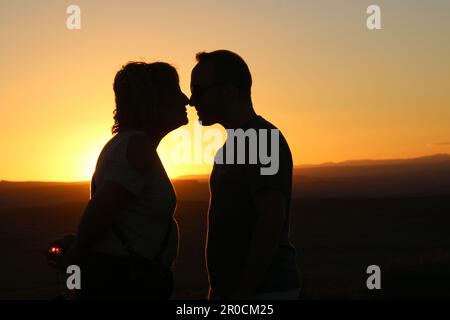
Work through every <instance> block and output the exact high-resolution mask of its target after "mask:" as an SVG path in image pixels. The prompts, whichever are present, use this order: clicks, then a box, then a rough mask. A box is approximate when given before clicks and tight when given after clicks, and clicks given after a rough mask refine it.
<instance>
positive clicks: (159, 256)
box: [112, 219, 172, 263]
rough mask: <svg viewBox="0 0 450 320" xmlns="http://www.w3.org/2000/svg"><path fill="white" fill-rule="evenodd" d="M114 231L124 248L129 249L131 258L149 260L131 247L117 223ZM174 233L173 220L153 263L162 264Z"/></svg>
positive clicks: (170, 221)
mask: <svg viewBox="0 0 450 320" xmlns="http://www.w3.org/2000/svg"><path fill="white" fill-rule="evenodd" d="M112 227H113V230H114V232H115V233H116V235H117V237H118V238H119V240H120V242H122V244H123V246H124V247H125V248H126V249H127V251H128V253H129V254H130V256H132V257H139V258H144V259H146V260H149V259H147V258H145V257H142V255H140V254H138V253H137V252H136V251H135V250H134V249H133V248H132V246H131V245H130V243H129V242H128V241H127V239H126V237H125V235H124V234H123V232H122V231H121V230H120V228H119V227H118V226H117V224H116V223H114V224H113V226H112ZM171 231H172V219H170V220H169V225H168V226H167V230H166V233H165V235H164V238H163V241H162V243H161V245H160V247H159V250H158V252H157V253H156V255H155V257H154V258H153V259H152V261H156V262H160V263H161V262H162V255H163V253H164V250H165V249H166V247H167V244H168V243H169V238H170V232H171Z"/></svg>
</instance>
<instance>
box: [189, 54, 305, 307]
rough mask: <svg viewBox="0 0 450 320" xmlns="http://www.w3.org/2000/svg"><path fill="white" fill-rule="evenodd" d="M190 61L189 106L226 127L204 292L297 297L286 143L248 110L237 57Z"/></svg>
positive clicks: (214, 187) (207, 121)
mask: <svg viewBox="0 0 450 320" xmlns="http://www.w3.org/2000/svg"><path fill="white" fill-rule="evenodd" d="M197 61H198V63H197V65H196V66H195V68H194V69H193V70H192V76H191V92H192V96H191V100H190V105H191V106H194V107H195V109H196V110H197V114H198V116H199V120H200V121H201V122H202V125H204V126H209V125H212V124H215V123H219V124H221V125H222V126H223V127H225V129H227V142H226V143H225V144H224V146H223V147H222V148H221V149H220V150H219V151H218V153H217V155H216V159H215V163H214V168H213V171H212V173H211V177H210V189H211V201H210V206H209V212H208V235H207V237H208V239H207V247H206V259H207V267H208V273H209V282H210V290H209V297H210V298H211V299H215V298H218V299H264V298H267V299H285V300H287V299H297V298H298V296H299V290H300V289H299V286H300V285H299V279H298V270H297V264H296V251H295V248H294V247H293V246H292V245H291V243H290V241H289V207H290V198H291V188H292V156H291V152H290V150H289V146H288V144H287V142H286V140H285V139H284V137H283V136H282V135H281V133H279V131H278V129H277V128H276V127H274V126H273V125H272V124H271V123H269V122H267V121H266V120H264V119H263V118H262V117H260V116H258V115H257V114H256V113H255V111H254V109H253V105H252V100H251V85H252V78H251V74H250V71H249V69H248V66H247V65H246V63H245V62H244V60H243V59H242V58H241V57H240V56H238V55H237V54H235V53H233V52H230V51H226V50H219V51H214V52H210V53H199V54H197ZM275 110H276V109H275ZM239 129H242V130H239ZM260 133H261V134H260ZM255 135H256V138H255ZM242 142H244V143H242ZM268 155H270V157H268ZM255 158H256V161H255ZM243 160H244V161H243ZM269 161H270V168H269V167H268V162H269Z"/></svg>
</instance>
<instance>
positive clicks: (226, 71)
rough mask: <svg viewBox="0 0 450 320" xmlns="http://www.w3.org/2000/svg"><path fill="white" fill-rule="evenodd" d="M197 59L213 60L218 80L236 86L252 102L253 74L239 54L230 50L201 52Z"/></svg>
mask: <svg viewBox="0 0 450 320" xmlns="http://www.w3.org/2000/svg"><path fill="white" fill-rule="evenodd" d="M196 59H197V62H198V63H202V62H211V63H212V66H213V68H214V72H215V77H216V81H217V82H218V83H222V84H230V85H232V86H234V87H235V88H237V89H238V90H239V92H240V93H241V95H242V98H244V99H245V100H246V101H247V102H250V103H251V87H252V75H251V74H250V70H249V68H248V66H247V64H246V63H245V61H244V59H242V58H241V57H240V56H239V55H238V54H236V53H234V52H231V51H228V50H216V51H212V52H199V53H197V55H196Z"/></svg>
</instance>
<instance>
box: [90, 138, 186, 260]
mask: <svg viewBox="0 0 450 320" xmlns="http://www.w3.org/2000/svg"><path fill="white" fill-rule="evenodd" d="M135 134H139V135H146V133H144V132H143V131H127V132H121V133H118V134H116V135H115V136H114V137H113V138H111V140H110V141H109V142H108V143H107V144H106V145H105V147H104V148H103V150H102V152H101V154H100V156H99V158H98V161H97V166H96V169H95V172H94V175H93V177H92V181H91V198H92V197H93V196H94V195H95V191H96V190H99V189H100V188H101V186H102V184H103V183H104V182H105V181H112V182H114V183H117V184H119V185H121V186H122V187H124V188H126V189H127V190H128V191H130V192H131V193H132V194H133V196H134V197H133V199H132V201H131V202H130V203H129V204H128V205H127V207H126V208H124V209H123V210H122V211H121V212H120V213H118V214H117V215H116V217H115V221H114V222H115V224H116V225H117V227H118V228H119V229H120V230H121V232H122V234H123V235H124V237H125V238H126V239H127V241H128V243H129V244H130V245H131V247H132V248H133V249H134V251H135V252H136V253H138V254H140V255H142V256H144V257H147V258H148V259H153V258H154V257H155V255H156V254H157V252H158V251H159V250H160V247H161V245H162V242H163V239H164V237H165V235H166V232H167V230H168V224H169V223H172V229H171V232H170V236H169V241H168V243H167V245H166V248H165V250H164V252H163V255H162V259H163V263H164V264H165V265H166V266H168V267H173V265H174V260H175V258H176V255H177V252H178V227H177V223H176V221H175V219H174V218H173V213H174V211H175V208H176V195H175V191H174V189H173V186H172V183H171V182H170V179H169V177H168V176H167V174H166V171H165V170H164V167H163V165H162V163H161V161H160V160H159V157H158V162H157V165H156V166H155V167H152V168H151V169H150V171H149V172H148V173H146V174H145V175H142V174H139V173H138V172H136V171H135V170H134V169H133V168H132V167H131V166H130V165H129V163H128V160H127V146H128V141H129V138H130V137H131V136H132V135H135ZM86 214H89V212H86ZM93 251H95V252H100V253H106V254H111V255H117V256H127V255H128V254H129V253H128V251H127V249H126V248H125V246H124V245H123V244H122V242H121V241H120V240H119V238H118V236H117V235H116V233H115V232H114V231H113V230H112V228H111V229H110V230H107V231H106V232H105V234H104V235H103V236H101V237H100V239H99V240H98V241H97V243H96V244H95V245H94V246H93Z"/></svg>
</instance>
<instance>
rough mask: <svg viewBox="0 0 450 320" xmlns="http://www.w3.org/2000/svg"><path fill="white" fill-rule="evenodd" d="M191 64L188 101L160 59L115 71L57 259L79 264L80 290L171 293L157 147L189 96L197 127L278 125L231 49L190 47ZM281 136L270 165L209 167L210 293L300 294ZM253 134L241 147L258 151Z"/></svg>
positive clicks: (181, 119)
mask: <svg viewBox="0 0 450 320" xmlns="http://www.w3.org/2000/svg"><path fill="white" fill-rule="evenodd" d="M197 62H198V63H197V65H196V66H195V68H194V69H193V70H192V76H191V93H192V96H191V98H190V99H188V98H187V96H186V95H185V94H183V92H182V91H181V89H180V86H179V79H178V75H177V72H176V70H175V69H174V68H173V67H172V66H170V65H169V64H167V63H162V62H156V63H150V64H147V63H142V62H133V63H129V64H127V65H125V66H124V67H123V68H122V69H121V70H120V71H119V72H118V73H117V75H116V77H115V79H114V92H115V97H116V108H115V110H114V125H113V128H112V133H113V134H114V136H113V137H112V138H111V140H110V141H109V142H108V143H107V144H106V145H105V147H104V148H103V150H102V152H101V154H100V156H99V159H98V162H97V167H96V170H95V173H94V175H93V178H92V182H91V199H90V201H89V203H88V205H87V207H86V209H85V212H84V214H83V216H82V218H81V221H80V224H79V227H78V233H77V241H76V244H75V245H74V246H73V247H72V249H71V250H70V251H69V254H68V255H67V256H66V257H65V259H64V262H63V263H62V267H63V266H66V265H69V264H79V265H80V267H81V281H82V282H81V283H82V289H81V290H80V292H79V295H78V296H79V297H80V298H81V299H167V298H169V297H170V296H171V294H172V292H173V287H174V286H173V277H172V269H173V266H174V261H175V258H176V256H177V250H178V229H177V223H176V221H175V220H174V218H173V213H174V210H175V207H176V194H175V192H174V189H173V187H172V184H171V182H170V180H169V178H168V176H167V174H166V172H165V170H164V167H163V165H162V163H161V161H160V159H159V157H158V154H157V152H156V148H157V146H158V144H159V142H160V141H161V139H162V138H163V137H164V136H165V135H167V134H168V133H169V132H171V131H172V130H175V129H177V128H178V127H180V126H182V125H185V124H187V122H188V119H187V113H186V105H188V104H190V105H191V106H194V107H195V109H196V110H197V113H198V116H199V120H200V121H201V123H202V125H204V126H209V125H212V124H215V123H219V124H221V125H222V126H223V127H225V128H226V129H243V130H244V131H246V130H248V129H254V130H255V131H256V132H261V130H264V129H265V130H268V132H273V130H275V129H276V128H275V127H274V126H273V125H272V124H270V123H269V122H267V121H266V120H264V119H263V118H262V117H260V116H258V115H257V114H256V113H255V111H254V109H253V105H252V100H251V85H252V78H251V74H250V71H249V69H248V67H247V65H246V63H245V62H244V60H243V59H242V58H241V57H240V56H238V55H237V54H235V53H232V52H230V51H226V50H219V51H214V52H210V53H200V54H197ZM229 138H230V137H228V139H227V141H228V140H229ZM233 139H235V137H234V138H233ZM278 140H279V141H277V143H278V144H277V148H276V149H275V148H272V151H277V152H278V155H277V156H278V161H279V166H278V170H277V172H276V173H275V174H271V175H263V174H261V170H260V169H261V168H262V167H264V165H265V164H263V163H262V162H261V161H259V159H258V161H256V162H254V161H253V162H251V161H248V159H246V160H247V161H245V163H239V164H237V163H236V162H238V161H222V162H217V161H216V162H215V164H214V167H213V171H212V173H211V178H210V189H211V199H210V206H209V213H208V232H207V247H206V257H207V259H206V260H207V268H208V274H209V281H210V290H209V298H210V299H297V298H298V295H299V279H298V272H297V264H296V251H295V249H294V247H293V246H292V245H291V243H290V241H289V208H290V199H291V186H292V157H291V153H290V150H289V146H288V144H287V142H286V141H285V139H284V137H283V136H282V135H281V134H280V135H279V137H278ZM267 141H270V139H267ZM252 143H253V144H255V141H253V142H251V141H250V139H247V140H246V143H245V150H246V151H247V152H248V153H251V152H252V150H253V152H254V150H259V148H261V147H263V148H265V147H264V146H263V145H262V144H261V143H264V141H262V140H261V139H260V137H259V136H258V138H257V140H256V143H257V145H256V148H257V149H254V147H255V146H254V145H253V146H252V145H251V144H252ZM230 145H231V146H232V147H229V145H228V144H227V143H226V144H224V146H223V147H222V148H221V149H220V150H219V152H220V153H221V154H223V155H224V159H228V160H229V159H230V155H231V158H233V157H234V159H235V158H236V157H237V156H239V155H238V154H237V153H239V150H237V146H239V144H238V143H235V144H230ZM268 149H269V151H270V149H271V146H269V147H268ZM249 157H250V156H249V155H247V156H246V158H249ZM199 272H200V266H199Z"/></svg>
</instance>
